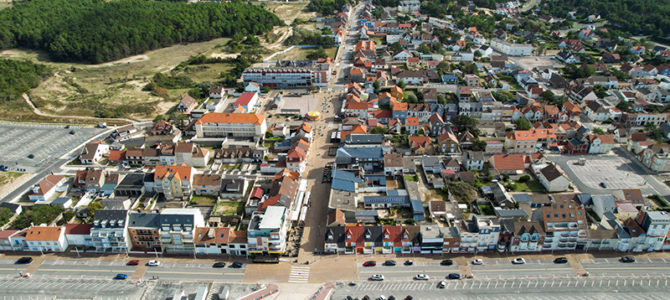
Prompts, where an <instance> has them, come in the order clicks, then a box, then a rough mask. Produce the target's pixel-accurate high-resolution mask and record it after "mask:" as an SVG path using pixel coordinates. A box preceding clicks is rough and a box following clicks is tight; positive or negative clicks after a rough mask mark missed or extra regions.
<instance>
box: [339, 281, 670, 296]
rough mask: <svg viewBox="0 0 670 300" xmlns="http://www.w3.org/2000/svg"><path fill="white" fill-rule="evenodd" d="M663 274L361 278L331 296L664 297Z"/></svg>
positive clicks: (340, 287)
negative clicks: (441, 280)
mask: <svg viewBox="0 0 670 300" xmlns="http://www.w3.org/2000/svg"><path fill="white" fill-rule="evenodd" d="M668 284H669V282H668V279H667V278H661V277H656V278H645V279H620V280H613V279H602V278H600V279H599V278H574V279H548V280H495V281H483V280H456V281H448V284H447V286H446V288H444V289H439V288H437V283H436V282H434V281H433V282H365V283H361V284H358V285H357V286H354V287H352V286H345V285H343V284H339V285H338V289H337V290H336V291H335V292H334V294H333V296H332V297H331V299H338V300H339V299H344V298H345V297H346V296H352V297H359V298H361V297H363V296H365V295H368V296H370V297H371V298H372V299H374V298H376V297H379V296H380V295H384V296H386V297H388V296H391V295H393V296H395V297H396V298H401V299H402V298H403V297H405V296H407V295H411V296H413V297H414V299H422V300H432V299H445V298H446V296H445V295H448V299H496V300H498V299H509V300H518V299H522V300H525V299H528V300H535V299H543V300H545V299H546V300H553V299H557V300H558V299H622V300H624V299H625V300H637V299H666V298H667V289H668Z"/></svg>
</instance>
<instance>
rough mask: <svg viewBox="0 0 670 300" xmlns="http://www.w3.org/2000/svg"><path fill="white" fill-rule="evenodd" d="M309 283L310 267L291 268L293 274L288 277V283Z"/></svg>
mask: <svg viewBox="0 0 670 300" xmlns="http://www.w3.org/2000/svg"><path fill="white" fill-rule="evenodd" d="M308 281H309V267H308V266H291V274H289V276H288V282H294V283H304V282H308Z"/></svg>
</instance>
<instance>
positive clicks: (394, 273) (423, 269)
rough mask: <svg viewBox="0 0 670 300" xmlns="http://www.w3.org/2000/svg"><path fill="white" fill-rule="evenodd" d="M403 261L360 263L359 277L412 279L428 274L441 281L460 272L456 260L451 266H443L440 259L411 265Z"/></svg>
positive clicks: (431, 277) (432, 279) (360, 278)
mask: <svg viewBox="0 0 670 300" xmlns="http://www.w3.org/2000/svg"><path fill="white" fill-rule="evenodd" d="M403 262H404V261H397V265H396V266H384V265H382V264H383V263H384V262H383V261H379V262H377V265H376V266H374V267H364V266H363V265H362V264H359V265H358V269H357V272H358V279H359V280H367V279H368V278H370V276H372V275H374V274H381V275H384V278H385V281H407V280H410V281H411V280H412V278H414V276H416V275H417V274H426V275H428V276H430V280H429V281H439V280H442V279H444V278H445V277H446V276H447V275H449V273H459V271H458V265H457V263H456V262H454V264H453V265H451V266H441V265H440V262H439V261H415V262H414V263H413V264H412V265H411V266H405V265H403Z"/></svg>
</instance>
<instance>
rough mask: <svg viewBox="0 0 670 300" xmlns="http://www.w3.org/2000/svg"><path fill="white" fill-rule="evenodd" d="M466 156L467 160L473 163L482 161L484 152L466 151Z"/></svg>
mask: <svg viewBox="0 0 670 300" xmlns="http://www.w3.org/2000/svg"><path fill="white" fill-rule="evenodd" d="M466 155H467V157H468V159H470V160H475V161H480V160H484V152H483V151H468V152H466Z"/></svg>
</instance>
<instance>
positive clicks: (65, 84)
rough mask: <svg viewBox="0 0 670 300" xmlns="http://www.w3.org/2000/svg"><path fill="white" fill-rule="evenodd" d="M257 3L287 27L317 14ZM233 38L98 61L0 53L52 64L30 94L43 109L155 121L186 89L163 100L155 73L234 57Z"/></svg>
mask: <svg viewBox="0 0 670 300" xmlns="http://www.w3.org/2000/svg"><path fill="white" fill-rule="evenodd" d="M256 4H259V5H263V6H265V7H266V9H268V10H269V11H271V12H274V13H275V14H277V15H278V16H279V17H280V18H281V19H282V20H284V21H285V22H286V23H287V25H288V24H290V23H292V22H293V20H294V19H295V18H296V17H300V18H301V19H309V18H313V17H314V16H315V14H314V13H308V12H303V11H302V10H303V8H304V7H305V6H306V5H307V3H304V2H303V3H275V2H263V3H256ZM10 5H11V1H9V0H0V9H1V8H4V7H7V6H10ZM289 29H290V28H289V27H288V26H284V27H275V29H274V30H273V32H272V33H268V34H267V35H265V36H263V37H259V38H260V39H261V41H262V42H263V46H264V47H267V46H269V45H270V44H272V43H275V42H277V43H278V42H279V41H278V39H279V38H280V37H283V36H284V33H286V32H288V30H289ZM228 40H229V39H227V38H219V39H214V40H211V41H207V42H200V43H191V44H186V45H173V46H171V47H166V48H161V49H157V50H153V51H149V52H146V53H143V54H140V55H135V56H131V57H126V58H124V59H120V60H117V61H113V62H107V63H103V64H97V65H89V64H80V63H60V62H53V61H51V60H50V59H49V58H48V56H47V55H45V54H44V53H43V52H39V51H32V50H25V49H8V50H4V51H0V57H2V58H15V59H28V60H31V61H33V62H37V63H43V64H46V65H49V66H50V67H52V68H53V70H54V75H53V76H51V77H50V78H48V79H46V80H45V81H44V82H42V83H41V84H40V86H38V87H37V88H35V89H33V90H32V91H31V92H30V96H31V99H32V100H33V102H34V103H35V104H36V106H37V107H38V108H39V109H40V110H41V111H42V112H44V113H50V114H56V115H65V116H96V111H98V112H100V111H111V112H119V111H121V112H123V115H122V117H126V118H135V119H153V117H155V116H156V115H158V114H163V113H165V112H167V111H168V110H169V109H170V108H172V107H174V105H176V104H177V103H178V101H179V98H180V97H181V95H183V94H184V93H185V92H186V89H183V90H168V97H167V99H164V98H162V97H157V96H153V95H151V94H150V92H148V91H143V90H142V89H143V87H144V86H145V85H146V84H147V83H149V82H150V80H151V78H152V77H153V75H154V74H155V73H157V72H167V71H170V70H171V69H173V68H174V67H175V66H177V65H178V64H179V63H181V62H183V61H185V60H187V59H188V58H189V57H191V56H196V55H205V56H220V57H235V56H236V55H237V53H231V52H229V51H226V49H225V45H226V43H227V42H228ZM281 48H283V47H276V45H275V47H274V48H273V49H272V50H271V51H268V52H273V51H277V50H281ZM332 52H333V53H334V50H333V51H332ZM291 55H293V54H291ZM295 55H297V56H298V57H303V58H304V56H306V55H307V53H300V52H297V53H295ZM231 68H232V66H231V65H228V64H204V65H198V66H188V69H187V70H182V71H180V72H179V74H181V75H186V76H188V77H190V78H191V79H192V80H193V81H195V82H202V81H210V82H216V81H217V80H219V78H220V76H219V75H220V74H221V72H226V71H228V70H230V69H231ZM1 108H2V109H0V119H4V120H11V121H19V120H20V121H34V122H59V123H73V124H76V123H87V124H95V123H96V122H97V121H95V120H76V119H70V118H63V119H62V120H54V118H49V117H42V116H38V115H35V114H34V113H33V112H32V111H31V110H30V108H29V106H28V105H27V104H25V103H24V102H23V101H10V102H6V103H3V105H2V107H1ZM98 115H99V114H98ZM108 123H110V122H108Z"/></svg>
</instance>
